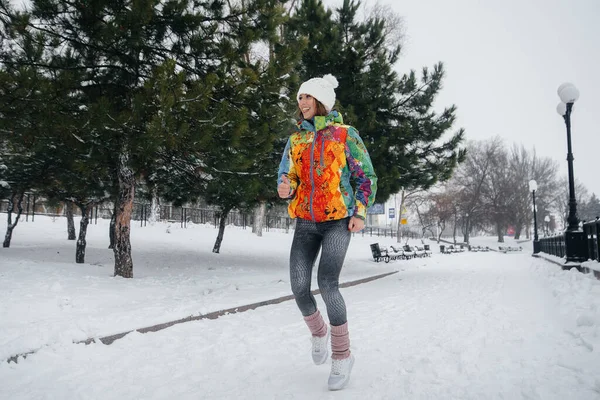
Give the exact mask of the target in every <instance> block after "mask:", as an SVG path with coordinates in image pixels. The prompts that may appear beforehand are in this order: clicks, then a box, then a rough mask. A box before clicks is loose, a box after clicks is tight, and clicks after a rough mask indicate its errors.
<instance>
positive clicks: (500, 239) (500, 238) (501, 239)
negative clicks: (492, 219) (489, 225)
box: [496, 223, 504, 243]
mask: <svg viewBox="0 0 600 400" xmlns="http://www.w3.org/2000/svg"><path fill="white" fill-rule="evenodd" d="M496 233H497V234H498V243H504V232H503V231H502V224H500V223H496Z"/></svg>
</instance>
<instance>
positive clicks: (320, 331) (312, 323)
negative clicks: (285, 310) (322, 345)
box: [304, 310, 327, 337]
mask: <svg viewBox="0 0 600 400" xmlns="http://www.w3.org/2000/svg"><path fill="white" fill-rule="evenodd" d="M304 322H306V325H308V329H310V333H312V335H313V336H318V337H323V336H325V335H326V334H327V325H325V321H324V320H323V317H322V316H321V313H320V312H319V310H317V312H315V313H314V314H312V315H309V316H308V317H304Z"/></svg>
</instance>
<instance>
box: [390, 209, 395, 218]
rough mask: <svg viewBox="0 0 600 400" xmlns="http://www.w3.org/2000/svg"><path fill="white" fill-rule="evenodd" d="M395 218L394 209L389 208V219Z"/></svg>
mask: <svg viewBox="0 0 600 400" xmlns="http://www.w3.org/2000/svg"><path fill="white" fill-rule="evenodd" d="M394 218H396V209H395V208H390V219H394Z"/></svg>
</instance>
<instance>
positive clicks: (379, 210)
mask: <svg viewBox="0 0 600 400" xmlns="http://www.w3.org/2000/svg"><path fill="white" fill-rule="evenodd" d="M367 214H385V206H384V205H383V204H382V203H375V204H373V205H372V206H371V207H369V208H367Z"/></svg>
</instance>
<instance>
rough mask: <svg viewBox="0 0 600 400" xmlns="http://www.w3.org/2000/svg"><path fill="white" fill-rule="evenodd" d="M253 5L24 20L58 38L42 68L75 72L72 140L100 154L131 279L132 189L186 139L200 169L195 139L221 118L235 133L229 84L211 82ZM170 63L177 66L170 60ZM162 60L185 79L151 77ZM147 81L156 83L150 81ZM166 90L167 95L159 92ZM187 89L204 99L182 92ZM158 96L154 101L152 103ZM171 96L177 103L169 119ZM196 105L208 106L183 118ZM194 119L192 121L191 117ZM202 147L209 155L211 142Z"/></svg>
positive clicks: (89, 5) (185, 4) (81, 7)
mask: <svg viewBox="0 0 600 400" xmlns="http://www.w3.org/2000/svg"><path fill="white" fill-rule="evenodd" d="M251 3H252V4H251V7H247V8H245V9H242V8H240V7H232V8H229V7H226V2H224V1H218V0H216V1H212V0H211V1H208V0H207V1H191V0H172V1H168V2H167V1H158V0H142V1H136V2H114V1H109V0H93V1H88V0H86V1H83V0H78V1H72V2H63V1H58V0H36V1H33V2H32V7H31V12H30V16H28V17H27V18H25V19H24V21H25V24H26V25H27V26H28V27H29V28H30V29H31V30H32V32H34V33H39V32H44V34H45V35H47V36H48V37H49V39H50V41H51V42H53V43H60V44H61V47H60V49H59V48H57V47H52V46H47V47H46V51H49V52H51V57H49V61H48V62H47V63H46V64H45V65H43V67H44V68H46V70H50V69H55V70H62V71H75V73H76V75H77V79H76V81H77V83H78V84H77V85H76V86H74V87H73V88H71V90H72V94H74V95H76V97H77V98H79V99H80V101H81V105H82V106H83V107H85V108H84V111H86V112H84V113H81V114H85V115H86V116H87V118H88V121H85V123H84V124H83V125H80V126H79V127H82V126H85V127H87V129H86V131H85V132H81V134H82V136H78V137H79V138H80V139H81V142H82V144H85V145H87V147H88V149H90V151H92V154H98V157H97V158H95V159H97V160H103V166H104V167H105V168H104V169H103V170H107V171H109V173H110V175H111V176H112V179H111V183H110V184H108V185H107V186H106V189H107V191H108V192H112V191H115V192H116V199H115V202H116V207H115V208H116V218H115V232H114V233H115V235H114V237H115V246H114V253H115V275H119V276H123V277H132V276H133V262H132V257H131V244H130V240H129V235H130V219H131V212H132V208H133V199H134V193H135V185H136V181H137V179H138V177H139V176H140V175H141V174H147V175H148V176H153V174H154V173H155V172H156V170H158V169H159V168H160V167H161V163H160V162H158V163H157V162H155V161H154V160H155V157H156V156H160V157H161V158H162V162H170V161H174V162H177V161H178V158H175V159H173V158H172V157H171V156H172V149H177V148H181V143H182V142H183V141H185V140H186V139H189V138H193V139H197V141H195V142H194V143H193V145H192V149H191V150H192V151H190V154H191V155H190V157H192V158H195V160H194V161H195V162H196V165H198V166H203V165H207V160H206V159H198V158H197V157H198V154H202V151H197V149H195V148H194V147H193V146H194V145H200V146H201V145H202V144H206V143H208V142H211V141H212V140H213V139H216V140H220V138H219V137H218V136H219V135H218V133H219V132H221V131H222V129H221V127H222V126H224V125H223V124H229V126H231V127H232V128H231V132H233V133H232V137H233V138H234V139H235V137H236V135H238V134H239V133H238V132H239V131H240V129H239V126H238V123H239V121H240V120H241V119H237V118H235V117H231V111H232V108H231V107H229V106H230V105H231V104H232V102H225V104H223V102H222V101H221V100H222V98H225V99H227V98H228V97H235V96H234V94H232V93H231V92H230V91H231V90H232V89H234V88H235V86H231V85H229V86H228V85H227V84H226V83H224V84H221V86H220V87H218V82H219V80H220V79H222V78H223V77H224V75H226V74H227V73H228V72H229V71H230V69H231V67H232V66H233V64H232V62H231V61H228V57H227V56H229V55H230V54H232V53H234V52H235V51H236V48H235V46H234V45H235V44H238V43H239V42H240V41H239V40H236V38H238V37H242V38H243V37H245V36H249V35H251V34H252V31H251V30H250V29H248V30H247V29H246V27H245V26H244V25H243V24H242V23H241V22H242V20H243V19H244V16H245V12H246V11H248V10H250V11H252V12H253V14H251V15H254V16H256V15H259V14H260V13H259V12H258V14H257V10H260V8H259V6H260V5H263V4H264V2H261V1H254V2H251ZM242 50H243V49H242ZM229 59H231V57H230V58H229ZM236 59H239V55H237V57H236ZM171 60H172V61H173V62H174V65H175V66H174V67H173V65H171V66H169V63H170V62H171ZM163 66H164V67H165V68H171V70H176V71H177V73H179V72H183V73H184V75H182V77H183V78H182V79H184V80H185V82H184V83H183V84H182V83H181V82H180V81H177V80H176V81H175V82H173V81H170V80H169V79H166V78H164V76H163V78H157V79H154V78H156V76H157V75H156V74H158V75H160V68H161V67H163ZM157 69H158V71H157ZM153 77H154V78H153ZM153 79H154V82H158V83H157V84H150V85H147V84H148V83H149V82H150V81H152V80H153ZM161 79H162V80H161ZM165 85H166V86H165ZM169 85H175V86H173V88H174V90H175V92H176V96H175V97H173V96H169V95H168V93H167V92H168V90H171V89H168V87H169ZM165 87H167V89H166V92H164V91H163V92H160V91H161V90H163V89H165ZM182 88H183V89H182ZM213 89H215V91H212V90H213ZM153 90H156V91H159V92H160V93H159V92H155V93H153ZM203 91H204V92H203ZM202 92H203V93H202ZM149 93H150V95H149ZM184 93H185V96H188V95H189V94H197V93H201V95H200V97H187V98H183V97H184V95H183V94H184ZM156 99H158V103H152V102H153V101H155V100H156ZM171 101H172V103H171V105H177V107H179V109H177V110H175V112H174V114H175V115H174V116H167V115H166V113H170V111H169V109H168V104H169V102H171ZM183 103H188V104H193V106H184V105H183ZM196 103H200V104H196ZM198 108H202V111H206V112H201V113H199V114H195V115H190V114H186V113H187V112H189V111H190V110H197V109H198ZM192 119H196V120H197V122H195V123H190V122H189V121H190V120H192ZM163 124H164V125H163ZM186 124H188V125H189V129H186V128H185V126H186ZM219 124H221V126H220V125H219ZM229 126H228V128H229ZM203 130H204V131H206V132H201V131H203ZM223 142H224V143H226V142H231V140H224V141H223ZM188 145H190V143H189V142H188ZM210 145H211V146H212V143H211V144H210ZM217 149H218V147H217ZM96 152H97V153H96ZM208 153H209V154H212V148H209V150H208ZM90 164H91V166H92V167H94V166H95V165H94V163H90ZM163 165H165V166H168V167H170V166H171V165H167V164H163ZM184 168H188V166H185V167H184ZM90 169H91V168H90ZM188 172H189V171H188ZM195 173H197V172H196V170H194V171H193V172H192V174H195ZM62 184H63V185H64V184H66V183H62ZM114 188H116V190H115V189H114Z"/></svg>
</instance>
